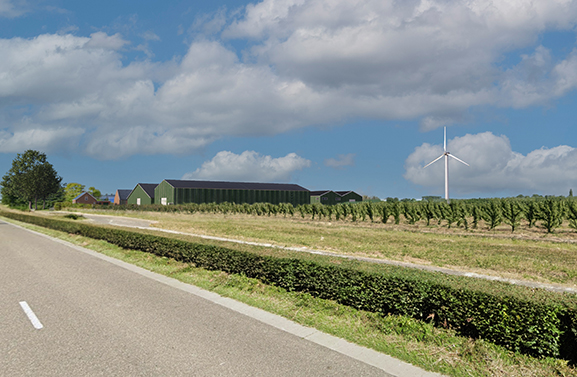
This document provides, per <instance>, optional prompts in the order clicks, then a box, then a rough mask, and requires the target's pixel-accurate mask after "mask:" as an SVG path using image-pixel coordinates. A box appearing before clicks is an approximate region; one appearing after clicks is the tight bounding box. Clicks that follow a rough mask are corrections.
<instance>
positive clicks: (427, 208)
mask: <svg viewBox="0 0 577 377" xmlns="http://www.w3.org/2000/svg"><path fill="white" fill-rule="evenodd" d="M421 217H422V218H423V219H425V220H427V226H429V225H430V223H431V220H432V219H434V218H436V217H437V207H436V206H435V204H434V203H432V201H429V200H428V201H425V202H424V203H423V204H422V205H421Z"/></svg>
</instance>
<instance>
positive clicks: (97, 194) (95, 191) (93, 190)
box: [75, 187, 102, 200]
mask: <svg viewBox="0 0 577 377" xmlns="http://www.w3.org/2000/svg"><path fill="white" fill-rule="evenodd" d="M88 192H89V193H90V195H92V196H94V197H95V198H96V199H98V200H100V197H101V196H102V193H101V192H100V190H98V189H97V188H94V187H89V188H88ZM76 196H78V195H76ZM76 196H75V197H76Z"/></svg>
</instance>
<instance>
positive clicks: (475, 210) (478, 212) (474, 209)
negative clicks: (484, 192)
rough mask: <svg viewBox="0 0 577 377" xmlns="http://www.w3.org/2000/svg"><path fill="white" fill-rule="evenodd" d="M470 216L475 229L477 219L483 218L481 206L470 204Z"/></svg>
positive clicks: (477, 223) (477, 222)
mask: <svg viewBox="0 0 577 377" xmlns="http://www.w3.org/2000/svg"><path fill="white" fill-rule="evenodd" d="M471 216H472V217H473V229H477V226H478V225H479V220H482V219H483V207H481V206H478V205H472V206H471Z"/></svg>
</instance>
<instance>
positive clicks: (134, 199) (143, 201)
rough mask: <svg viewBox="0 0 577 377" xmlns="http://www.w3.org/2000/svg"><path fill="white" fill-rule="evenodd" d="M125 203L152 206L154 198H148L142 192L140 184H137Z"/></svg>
mask: <svg viewBox="0 0 577 377" xmlns="http://www.w3.org/2000/svg"><path fill="white" fill-rule="evenodd" d="M139 199H140V200H139ZM126 202H127V204H135V205H148V204H154V196H153V197H150V196H149V195H148V193H147V192H146V191H145V190H144V188H143V187H142V186H141V185H140V184H138V185H136V187H135V188H134V190H132V192H131V193H130V195H129V196H128V199H127V200H126Z"/></svg>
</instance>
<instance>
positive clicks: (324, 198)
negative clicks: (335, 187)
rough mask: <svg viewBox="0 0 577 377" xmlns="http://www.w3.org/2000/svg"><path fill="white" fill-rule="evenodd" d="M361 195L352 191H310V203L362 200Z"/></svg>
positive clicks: (328, 203)
mask: <svg viewBox="0 0 577 377" xmlns="http://www.w3.org/2000/svg"><path fill="white" fill-rule="evenodd" d="M362 201H363V197H362V196H360V195H359V194H357V193H356V192H354V191H330V190H322V191H311V204H314V203H320V204H326V205H335V204H339V203H349V202H362Z"/></svg>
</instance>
